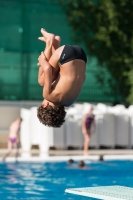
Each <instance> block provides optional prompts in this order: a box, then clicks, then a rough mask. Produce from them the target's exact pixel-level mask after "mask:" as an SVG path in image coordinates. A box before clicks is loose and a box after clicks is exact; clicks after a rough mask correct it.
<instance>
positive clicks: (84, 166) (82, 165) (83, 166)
mask: <svg viewBox="0 0 133 200" xmlns="http://www.w3.org/2000/svg"><path fill="white" fill-rule="evenodd" d="M78 167H79V168H81V169H86V168H87V166H86V165H85V163H84V161H83V160H81V161H79V163H78Z"/></svg>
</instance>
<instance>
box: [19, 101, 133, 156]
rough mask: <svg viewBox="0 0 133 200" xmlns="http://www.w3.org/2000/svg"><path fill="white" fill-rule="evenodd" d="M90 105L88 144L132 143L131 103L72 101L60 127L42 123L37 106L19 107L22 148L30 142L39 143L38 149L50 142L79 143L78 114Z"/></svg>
mask: <svg viewBox="0 0 133 200" xmlns="http://www.w3.org/2000/svg"><path fill="white" fill-rule="evenodd" d="M90 106H93V107H94V114H95V124H96V127H95V129H93V130H92V132H93V133H92V136H91V142H90V147H95V148H99V147H100V146H106V147H111V148H115V146H123V147H125V148H131V147H132V146H133V107H132V106H130V107H129V108H128V109H126V108H125V107H124V106H123V105H117V106H114V107H110V106H106V105H104V104H101V103H99V104H97V105H91V104H88V103H84V104H75V105H74V106H73V107H70V108H68V109H67V116H66V121H65V123H64V125H63V126H62V127H61V128H50V127H47V126H44V125H42V124H41V123H40V122H39V120H38V118H37V115H36V113H37V107H32V108H31V109H24V108H22V109H21V112H20V114H21V117H22V118H23V121H22V124H21V129H20V139H21V145H22V149H23V150H24V151H28V150H29V149H30V148H31V145H33V144H37V145H39V146H40V151H41V152H42V153H44V152H47V151H48V149H49V147H50V146H54V147H58V148H62V149H66V148H67V147H68V146H73V147H79V148H82V147H83V142H84V138H83V135H82V129H81V125H82V118H83V116H84V114H85V113H87V112H88V111H89V108H90Z"/></svg>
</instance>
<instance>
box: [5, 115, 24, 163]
mask: <svg viewBox="0 0 133 200" xmlns="http://www.w3.org/2000/svg"><path fill="white" fill-rule="evenodd" d="M21 121H22V119H21V118H20V117H18V118H17V119H16V120H15V121H14V122H12V123H11V125H10V127H9V135H8V149H7V153H6V155H5V156H4V158H3V160H4V161H5V159H6V158H7V156H9V154H10V153H11V152H12V149H13V148H15V150H16V158H17V156H18V149H19V138H18V131H19V128H20V124H21Z"/></svg>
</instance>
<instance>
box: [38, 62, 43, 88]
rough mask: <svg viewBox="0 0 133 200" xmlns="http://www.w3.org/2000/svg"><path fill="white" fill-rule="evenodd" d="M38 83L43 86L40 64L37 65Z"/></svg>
mask: <svg viewBox="0 0 133 200" xmlns="http://www.w3.org/2000/svg"><path fill="white" fill-rule="evenodd" d="M38 83H39V84H40V85H41V86H44V72H43V70H42V67H41V66H40V67H39V70H38Z"/></svg>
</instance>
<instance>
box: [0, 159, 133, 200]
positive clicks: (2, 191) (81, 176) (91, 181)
mask: <svg viewBox="0 0 133 200" xmlns="http://www.w3.org/2000/svg"><path fill="white" fill-rule="evenodd" d="M86 165H87V167H88V168H87V169H79V168H78V167H77V163H75V164H74V165H69V164H67V163H66V162H56V163H54V162H51V163H21V162H20V163H1V164H0V200H8V199H11V200H23V199H24V200H45V199H50V200H88V199H92V198H87V197H82V196H77V195H72V194H66V193H65V192H64V191H65V189H66V188H74V187H76V188H77V187H91V186H105V185H108V186H109V185H122V186H128V187H133V161H104V162H95V161H94V162H91V163H89V162H88V163H87V164H86Z"/></svg>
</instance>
